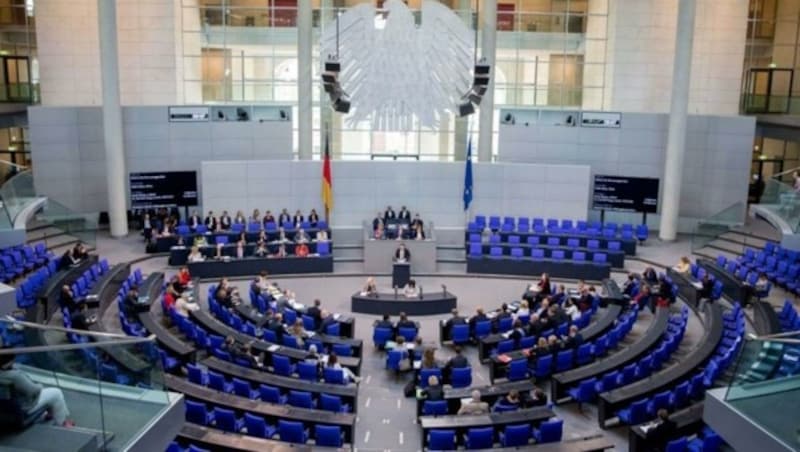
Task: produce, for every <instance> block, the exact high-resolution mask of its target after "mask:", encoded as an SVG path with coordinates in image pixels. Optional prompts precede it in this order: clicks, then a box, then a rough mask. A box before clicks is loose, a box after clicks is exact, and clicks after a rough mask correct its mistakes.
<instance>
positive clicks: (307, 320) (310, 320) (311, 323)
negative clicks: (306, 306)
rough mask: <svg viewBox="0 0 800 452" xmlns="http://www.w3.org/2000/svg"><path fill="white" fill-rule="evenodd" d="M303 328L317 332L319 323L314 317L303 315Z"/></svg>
mask: <svg viewBox="0 0 800 452" xmlns="http://www.w3.org/2000/svg"><path fill="white" fill-rule="evenodd" d="M301 318H302V319H303V328H304V329H306V330H307V331H315V330H316V329H317V321H316V319H314V317H311V316H308V315H305V314H303V316H302V317H301Z"/></svg>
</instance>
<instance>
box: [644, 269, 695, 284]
mask: <svg viewBox="0 0 800 452" xmlns="http://www.w3.org/2000/svg"><path fill="white" fill-rule="evenodd" d="M690 268H691V266H690ZM642 279H643V280H644V281H645V282H646V283H647V284H658V273H656V271H655V270H654V269H653V267H647V268H645V269H644V271H643V272H642Z"/></svg>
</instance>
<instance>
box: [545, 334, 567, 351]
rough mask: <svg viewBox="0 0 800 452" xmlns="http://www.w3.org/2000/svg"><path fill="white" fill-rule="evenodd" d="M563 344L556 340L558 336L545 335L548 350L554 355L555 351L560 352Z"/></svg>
mask: <svg viewBox="0 0 800 452" xmlns="http://www.w3.org/2000/svg"><path fill="white" fill-rule="evenodd" d="M563 345H564V344H563V343H562V342H561V341H560V340H558V336H556V335H555V334H551V335H550V336H547V348H548V349H549V350H550V353H552V354H554V355H555V354H556V353H558V352H560V351H561V350H563Z"/></svg>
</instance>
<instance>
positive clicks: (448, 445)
mask: <svg viewBox="0 0 800 452" xmlns="http://www.w3.org/2000/svg"><path fill="white" fill-rule="evenodd" d="M455 448H456V431H455V430H431V431H430V432H428V450H455Z"/></svg>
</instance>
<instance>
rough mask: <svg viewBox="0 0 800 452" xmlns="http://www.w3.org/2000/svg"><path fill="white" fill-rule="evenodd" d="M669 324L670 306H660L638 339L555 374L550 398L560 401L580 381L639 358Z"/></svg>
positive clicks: (658, 339) (554, 401) (656, 340)
mask: <svg viewBox="0 0 800 452" xmlns="http://www.w3.org/2000/svg"><path fill="white" fill-rule="evenodd" d="M668 326H669V308H658V309H657V310H656V314H655V316H653V318H652V320H651V321H650V327H649V328H648V329H647V331H646V332H645V333H644V335H642V337H640V338H639V340H638V341H636V342H634V343H633V344H631V345H629V346H627V347H624V348H622V350H620V351H618V352H617V353H614V354H613V355H611V356H609V357H607V358H603V359H601V360H599V361H595V362H593V363H591V364H588V365H585V366H582V367H578V368H577V369H572V370H568V371H566V372H562V373H559V374H555V375H553V378H552V379H551V380H550V400H552V401H553V403H558V401H560V400H562V399H564V398H565V397H567V391H568V390H569V389H570V388H571V387H573V386H575V385H577V384H578V383H579V382H581V381H583V380H586V379H588V378H592V377H597V376H600V375H602V374H604V373H606V372H610V371H613V370H616V369H621V368H622V367H624V366H627V365H628V364H630V363H632V362H634V361H636V360H638V359H639V358H641V357H642V356H643V355H644V354H645V353H647V352H648V351H649V350H650V349H651V348H653V347H654V346H655V345H656V344H657V343H658V341H660V340H661V337H662V336H663V335H664V332H666V331H667V327H668Z"/></svg>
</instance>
